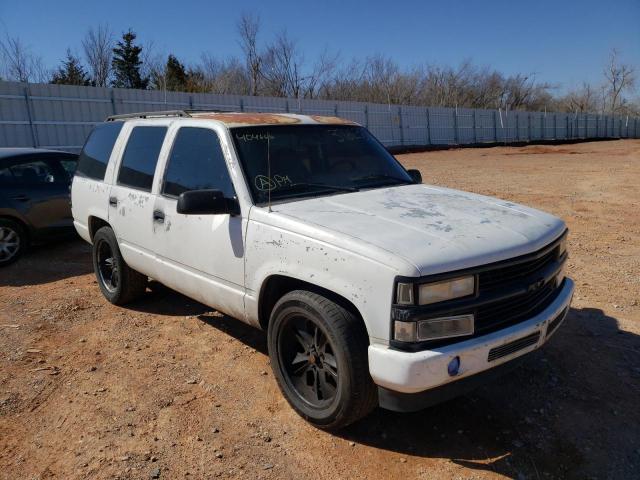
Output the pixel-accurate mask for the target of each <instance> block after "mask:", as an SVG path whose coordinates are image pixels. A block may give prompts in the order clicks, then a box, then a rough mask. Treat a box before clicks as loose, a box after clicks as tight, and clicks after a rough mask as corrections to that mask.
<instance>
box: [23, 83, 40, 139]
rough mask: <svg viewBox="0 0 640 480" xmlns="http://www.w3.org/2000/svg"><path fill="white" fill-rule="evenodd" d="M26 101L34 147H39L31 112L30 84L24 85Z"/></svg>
mask: <svg viewBox="0 0 640 480" xmlns="http://www.w3.org/2000/svg"><path fill="white" fill-rule="evenodd" d="M24 103H25V104H26V107H27V118H28V119H29V128H30V129H31V141H32V142H33V147H34V148H37V147H38V134H37V132H36V126H35V125H34V124H33V114H32V113H31V99H30V98H29V85H27V86H26V87H24Z"/></svg>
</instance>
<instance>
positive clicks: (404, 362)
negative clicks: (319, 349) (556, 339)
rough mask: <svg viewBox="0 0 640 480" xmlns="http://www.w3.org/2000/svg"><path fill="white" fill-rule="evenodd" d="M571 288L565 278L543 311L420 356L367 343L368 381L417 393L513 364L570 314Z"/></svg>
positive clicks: (420, 352) (544, 338)
mask: <svg viewBox="0 0 640 480" xmlns="http://www.w3.org/2000/svg"><path fill="white" fill-rule="evenodd" d="M574 288H575V285H574V283H573V281H572V280H571V279H570V278H566V279H565V280H564V283H563V286H562V289H561V291H560V293H559V294H558V296H557V297H556V299H555V300H554V301H553V302H552V303H551V305H549V306H548V307H547V308H546V309H545V310H544V311H543V312H541V313H540V314H538V315H536V316H535V317H533V318H531V319H529V320H526V321H524V322H521V323H518V324H516V325H513V326H511V327H508V328H505V329H502V330H499V331H497V332H493V333H490V334H488V335H485V336H482V337H477V338H472V339H470V340H466V341H462V342H459V343H455V344H452V345H447V346H444V347H440V348H435V349H433V350H424V351H419V352H405V351H401V350H396V349H394V348H391V347H389V346H386V345H375V344H374V345H370V346H369V372H370V374H371V377H372V378H373V381H374V382H375V383H376V384H377V385H378V386H379V387H381V388H382V391H391V392H399V393H401V394H417V393H418V392H424V391H425V390H430V389H434V388H436V387H442V386H444V385H446V384H449V383H452V382H458V381H461V380H463V379H466V378H468V377H471V376H474V375H477V374H479V373H481V372H485V371H487V370H490V369H494V368H495V367H499V366H501V365H503V364H506V363H508V362H511V361H512V360H514V359H516V358H518V357H521V356H522V355H525V354H526V353H529V352H531V351H533V350H536V349H537V348H540V347H541V346H542V345H543V344H544V343H545V342H546V341H547V340H548V339H549V338H550V336H551V334H552V333H553V332H555V330H556V329H557V327H558V326H559V324H560V323H561V322H562V321H563V320H564V317H565V316H566V313H567V312H568V310H569V306H570V304H571V298H572V297H573V291H574ZM550 325H551V328H549V326H550ZM536 334H538V337H537V338H536ZM523 345H524V346H523ZM455 357H459V359H460V368H459V372H458V374H457V375H455V376H450V375H449V373H448V368H447V367H448V365H449V363H450V362H451V361H452V360H453V359H454V358H455ZM464 383H470V382H469V381H467V382H464ZM383 398H384V395H383V396H381V400H382V399H383ZM382 406H385V405H384V402H383V403H382Z"/></svg>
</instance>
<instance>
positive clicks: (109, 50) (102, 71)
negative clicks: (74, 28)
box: [82, 24, 113, 87]
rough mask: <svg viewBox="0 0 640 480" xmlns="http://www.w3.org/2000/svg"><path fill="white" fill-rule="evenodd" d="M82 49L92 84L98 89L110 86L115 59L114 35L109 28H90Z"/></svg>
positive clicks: (105, 26) (102, 26) (101, 26)
mask: <svg viewBox="0 0 640 480" xmlns="http://www.w3.org/2000/svg"><path fill="white" fill-rule="evenodd" d="M82 48H83V50H84V56H85V59H86V61H87V65H88V67H89V76H90V77H91V82H92V83H93V84H94V85H95V86H96V87H106V86H107V85H109V79H110V78H109V77H110V75H111V59H112V57H113V34H112V33H111V30H110V29H109V26H108V25H106V24H104V25H99V26H98V27H97V28H93V27H91V28H89V30H88V31H87V33H86V34H85V36H84V38H83V39H82Z"/></svg>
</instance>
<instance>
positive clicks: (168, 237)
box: [154, 124, 246, 318]
mask: <svg viewBox="0 0 640 480" xmlns="http://www.w3.org/2000/svg"><path fill="white" fill-rule="evenodd" d="M183 125H184V124H183ZM168 150H169V153H168V156H167V160H166V166H165V168H164V174H163V176H162V178H161V181H160V182H159V192H158V195H157V197H156V207H155V210H156V215H157V217H162V218H161V219H160V218H158V219H157V220H156V228H155V229H154V237H155V239H156V242H155V244H156V245H157V253H158V261H159V262H158V264H159V265H158V268H160V269H162V275H161V276H160V277H158V279H159V280H160V281H162V283H164V284H166V285H167V286H169V287H171V288H174V289H175V290H178V291H180V292H182V293H184V294H186V295H188V296H190V297H192V298H195V299H197V300H199V301H201V302H203V303H205V304H207V305H209V306H211V307H213V308H217V309H219V310H221V311H223V312H225V313H228V314H229V315H233V316H235V317H237V318H244V231H245V227H246V220H245V219H243V216H242V215H234V216H231V215H228V214H221V215H182V214H179V213H177V211H176V206H177V199H178V197H179V196H180V194H181V193H183V192H186V191H188V190H202V189H215V190H221V191H222V193H223V194H224V195H225V197H227V198H234V197H235V195H236V194H235V190H234V187H233V183H232V181H231V178H230V175H229V170H228V165H227V161H226V158H225V155H224V153H223V149H222V146H221V143H220V138H219V136H218V134H217V133H216V131H215V130H213V129H211V128H203V127H197V126H186V125H184V126H180V128H178V129H177V131H176V132H175V137H174V141H173V144H172V146H171V148H170V149H168ZM242 213H245V212H242Z"/></svg>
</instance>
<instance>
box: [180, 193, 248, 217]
mask: <svg viewBox="0 0 640 480" xmlns="http://www.w3.org/2000/svg"><path fill="white" fill-rule="evenodd" d="M176 211H177V212H178V213H182V214H184V215H221V214H230V215H238V214H239V213H240V208H239V205H238V201H237V200H236V199H235V198H226V197H225V196H224V194H223V193H222V192H221V191H220V190H190V191H187V192H183V193H181V194H180V196H179V197H178V205H177V207H176Z"/></svg>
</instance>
